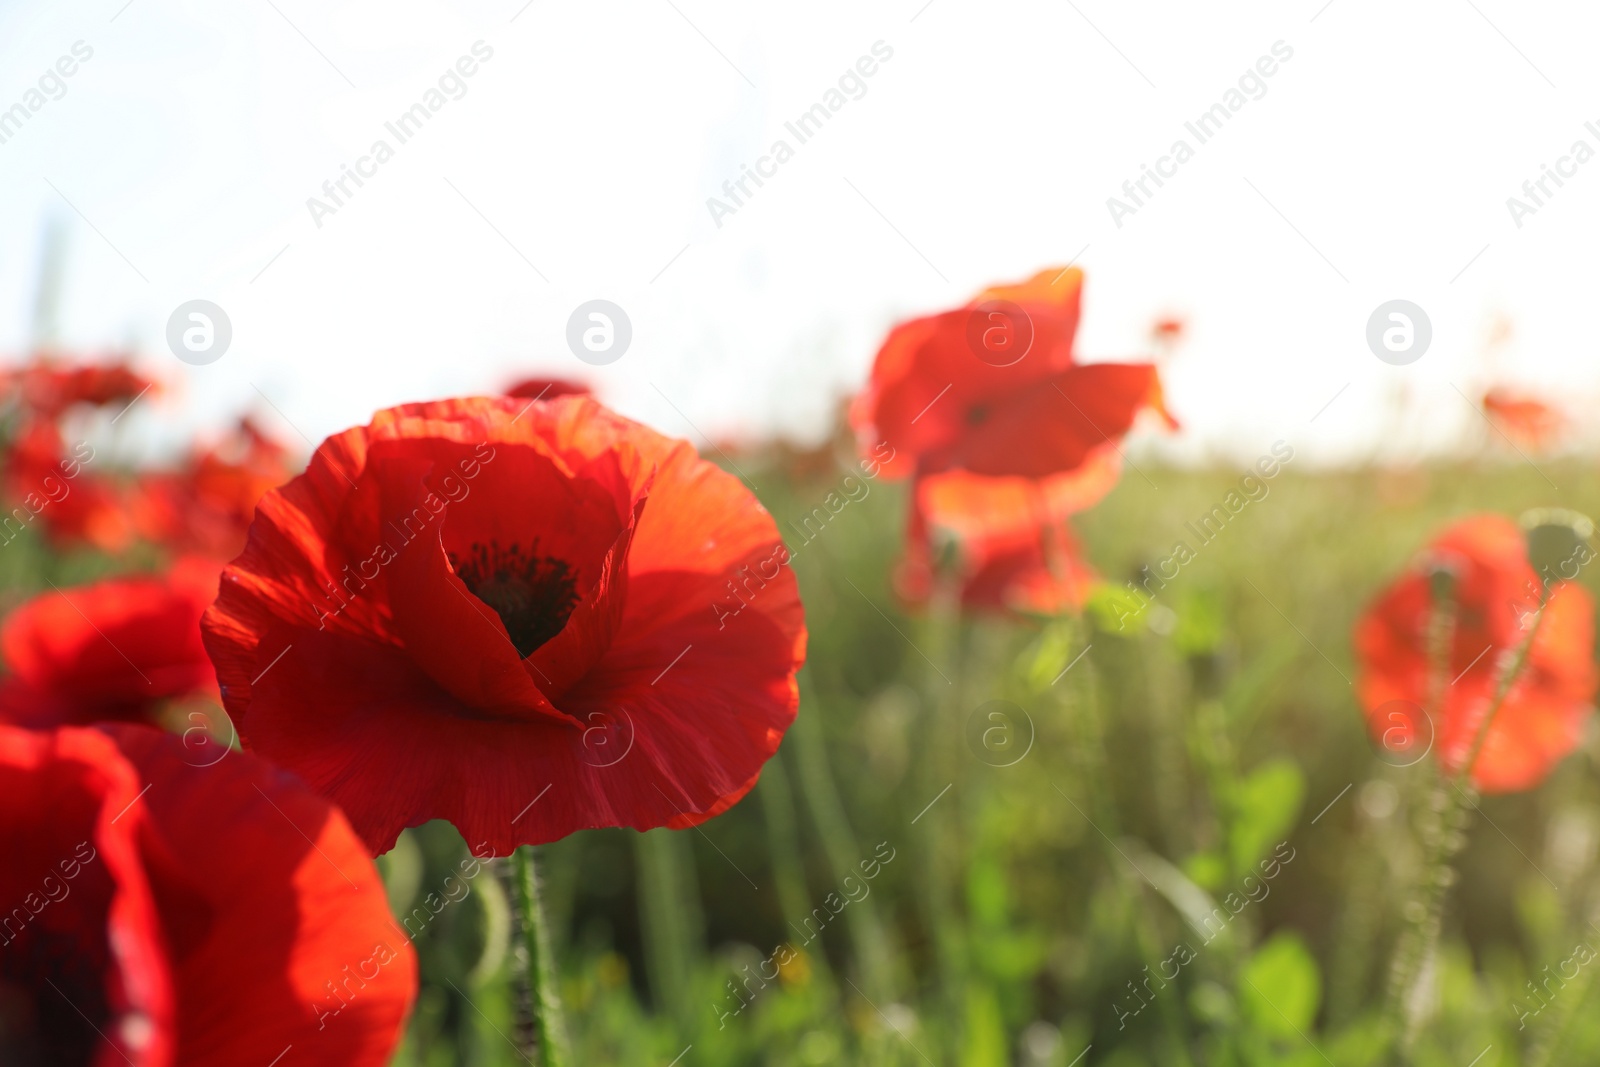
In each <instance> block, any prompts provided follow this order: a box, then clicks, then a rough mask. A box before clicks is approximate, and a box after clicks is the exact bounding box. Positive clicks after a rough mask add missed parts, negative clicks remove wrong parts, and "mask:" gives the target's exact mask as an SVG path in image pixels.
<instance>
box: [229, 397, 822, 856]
mask: <svg viewBox="0 0 1600 1067" xmlns="http://www.w3.org/2000/svg"><path fill="white" fill-rule="evenodd" d="M786 558H787V555H786V552H785V550H784V548H783V545H782V542H781V541H780V540H779V538H778V534H777V529H776V527H775V525H774V523H773V521H772V518H771V516H769V515H768V514H767V512H766V510H765V509H764V508H762V507H761V505H760V504H759V503H758V502H757V501H756V500H755V498H754V497H752V496H751V495H750V493H749V492H748V491H747V490H746V489H745V488H744V487H743V486H741V485H740V484H739V482H738V481H737V480H736V479H735V478H734V477H733V476H731V475H729V474H725V473H724V472H722V471H721V470H719V469H717V468H716V467H714V466H713V465H711V464H709V463H707V462H705V461H703V460H701V459H700V458H699V457H698V456H697V455H696V454H695V451H694V449H693V448H692V447H691V446H690V445H689V444H687V443H686V442H682V441H673V440H670V439H668V438H665V437H662V436H661V435H659V434H656V433H655V432H653V431H651V430H649V429H647V428H645V427H643V426H640V425H639V424H637V423H634V422H631V421H629V420H627V419H624V418H621V417H620V416H618V415H615V414H613V413H611V412H609V411H607V410H606V409H605V408H603V407H601V406H600V405H599V404H596V403H595V402H594V401H592V400H590V399H588V398H584V397H563V398H560V399H557V400H553V401H549V400H547V401H539V402H532V401H526V400H518V399H514V398H507V397H502V398H495V399H487V398H479V399H468V400H452V401H440V402H437V403H430V404H413V405H406V406H403V407H399V408H393V409H390V410H388V411H382V412H379V413H378V414H377V415H376V416H375V417H374V419H373V422H372V423H371V424H370V425H368V426H364V427H357V428H355V429H352V430H347V431H345V432H344V433H342V434H339V435H337V436H334V437H331V438H329V439H328V440H327V441H325V442H323V444H322V445H321V447H319V448H318V449H317V452H316V454H315V455H314V456H313V457H312V460H311V464H310V466H309V467H308V469H307V470H306V472H305V473H304V474H303V475H301V476H299V477H297V478H295V479H294V480H293V481H291V482H290V483H289V484H288V485H286V486H284V487H283V488H281V489H279V490H275V491H274V492H271V493H269V494H267V496H266V498H264V499H263V500H262V502H261V506H260V509H259V512H258V515H257V518H256V521H255V524H254V525H253V526H252V527H251V530H250V539H249V543H248V544H247V545H246V547H245V550H244V553H243V554H242V555H241V556H240V557H239V558H238V559H237V560H235V561H234V562H233V563H232V564H230V565H229V567H228V568H227V570H226V571H225V572H224V575H223V581H222V591H221V595H220V596H219V598H218V600H217V602H216V604H215V605H213V606H212V608H211V609H210V610H209V611H208V612H207V613H206V616H205V620H204V624H203V629H204V631H205V637H206V645H207V648H208V649H209V650H210V651H211V654H212V658H213V660H214V661H215V662H216V664H217V674H218V677H219V679H220V681H221V683H222V694H223V701H224V704H225V706H226V707H227V709H228V712H229V714H230V715H232V717H233V719H234V722H235V723H236V724H237V726H238V729H239V733H240V736H241V737H242V738H243V739H244V743H245V744H246V745H247V746H248V747H251V748H254V749H256V750H258V751H260V752H261V753H263V754H264V755H266V756H268V757H270V758H271V759H273V760H275V761H277V762H279V763H281V764H283V765H285V766H287V767H290V768H292V769H294V770H295V771H296V772H298V773H299V774H300V775H301V776H302V777H303V778H305V779H306V780H307V781H308V782H310V783H311V784H312V785H313V786H314V787H315V788H317V789H318V790H320V791H322V792H323V793H324V794H325V795H327V796H330V797H332V798H333V799H334V800H336V801H337V802H338V803H339V804H340V806H341V807H342V808H344V810H345V812H346V813H347V814H348V815H349V816H350V820H351V822H352V823H353V824H354V825H355V826H356V827H357V829H358V831H359V832H360V833H361V835H362V837H363V838H365V840H366V842H367V844H368V846H369V847H370V848H371V849H372V850H373V851H374V852H383V851H385V850H387V849H388V848H389V847H391V846H392V844H393V842H394V839H395V837H396V835H397V834H398V833H399V832H400V830H401V829H403V828H405V827H407V826H414V825H417V824H419V823H421V822H424V821H426V820H428V819H433V818H444V819H448V820H450V821H451V822H453V823H454V824H455V825H456V826H457V827H458V828H459V829H460V830H461V831H462V833H463V834H465V835H466V836H467V837H468V838H469V839H471V840H473V841H487V842H489V844H490V846H491V847H492V848H493V850H494V851H495V852H496V853H497V854H504V853H507V852H510V851H511V850H512V849H513V848H514V847H515V846H516V845H519V844H537V843H540V842H545V841H550V840H554V839H556V838H559V837H561V836H564V835H565V834H568V833H571V832H572V831H574V830H578V829H583V828H586V827H596V826H633V827H635V828H637V829H648V828H650V827H654V826H662V825H674V826H684V825H692V824H693V823H695V822H698V821H701V820H703V819H705V818H709V817H710V816H712V815H714V814H717V813H718V812H720V811H722V810H724V809H725V808H726V807H728V806H729V805H730V804H732V803H733V802H734V801H736V800H737V799H738V798H739V797H741V796H743V795H744V794H745V793H746V792H747V791H748V790H749V789H750V788H751V786H753V785H754V784H755V780H756V776H757V774H758V772H759V771H760V768H761V766H762V764H763V763H764V762H765V761H766V759H767V758H768V757H769V756H771V755H772V753H773V752H774V751H775V750H776V749H777V746H778V742H779V740H780V739H781V738H782V736H783V732H784V730H785V729H786V728H787V727H788V725H789V723H790V722H791V721H792V720H793V717H794V714H795V709H796V706H797V704H798V699H799V697H798V690H797V687H796V682H795V672H796V671H797V670H798V668H799V665H800V662H801V659H802V658H803V654H804V646H805V627H804V622H803V617H802V612H801V607H800V600H799V593H798V589H797V586H796V584H795V580H794V576H793V575H792V573H790V571H789V570H788V569H787V568H786V567H784V566H783V562H784V561H785V560H786Z"/></svg>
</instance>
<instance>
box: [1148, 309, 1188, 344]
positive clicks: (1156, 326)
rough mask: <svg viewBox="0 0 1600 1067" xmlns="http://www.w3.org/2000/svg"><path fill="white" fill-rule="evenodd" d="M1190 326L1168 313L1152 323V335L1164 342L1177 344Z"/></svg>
mask: <svg viewBox="0 0 1600 1067" xmlns="http://www.w3.org/2000/svg"><path fill="white" fill-rule="evenodd" d="M1187 329H1188V327H1187V326H1186V325H1185V323H1184V321H1183V320H1182V319H1180V318H1178V317H1177V316H1175V315H1166V316H1163V317H1161V318H1159V319H1157V320H1156V321H1155V322H1153V323H1151V324H1150V336H1151V337H1153V338H1154V339H1155V340H1156V341H1158V342H1161V343H1164V344H1175V343H1177V342H1178V341H1179V340H1181V339H1182V337H1183V335H1184V333H1185V331H1186V330H1187Z"/></svg>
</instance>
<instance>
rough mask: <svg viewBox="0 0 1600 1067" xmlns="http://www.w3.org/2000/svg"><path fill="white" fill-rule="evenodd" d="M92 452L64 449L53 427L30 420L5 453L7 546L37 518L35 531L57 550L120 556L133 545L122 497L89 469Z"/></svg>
mask: <svg viewBox="0 0 1600 1067" xmlns="http://www.w3.org/2000/svg"><path fill="white" fill-rule="evenodd" d="M93 460H94V449H93V447H92V446H90V445H89V444H88V443H87V442H83V441H80V442H78V443H77V444H76V445H74V446H73V447H72V448H70V449H69V448H68V447H67V444H66V442H65V441H64V440H63V438H62V436H61V431H60V430H58V429H57V428H56V425H55V423H53V422H50V421H48V420H45V419H40V418H33V417H30V418H28V419H25V420H24V421H23V423H22V425H21V427H20V428H19V429H18V430H17V432H16V433H15V435H14V436H13V438H12V440H11V443H10V446H9V448H8V449H7V451H6V455H5V464H4V470H5V477H4V483H5V491H6V495H7V497H8V498H9V499H10V500H12V501H15V503H14V504H13V505H12V507H11V508H10V510H8V511H7V512H6V513H5V514H4V515H3V516H0V540H3V541H4V542H6V543H9V542H10V541H11V540H12V539H13V538H15V537H16V536H17V535H18V534H20V533H21V532H22V531H23V530H24V529H26V528H27V527H29V526H30V525H32V524H33V522H34V520H35V519H37V520H38V532H39V533H41V534H43V536H44V537H45V539H46V540H48V541H49V542H50V544H52V545H54V546H56V547H58V548H66V547H74V546H77V545H88V546H90V547H93V548H97V549H99V550H100V551H102V552H112V553H115V552H121V551H122V550H123V549H125V548H127V547H128V545H129V544H130V543H132V541H133V525H132V523H131V522H130V521H129V518H128V512H127V508H126V505H125V500H124V498H125V495H126V494H125V493H124V492H123V491H122V489H121V487H120V486H119V485H117V484H116V483H114V482H112V481H110V480H108V479H106V478H102V477H100V476H98V475H96V474H93V473H90V472H89V471H88V470H87V467H88V464H89V463H91V462H92V461H93Z"/></svg>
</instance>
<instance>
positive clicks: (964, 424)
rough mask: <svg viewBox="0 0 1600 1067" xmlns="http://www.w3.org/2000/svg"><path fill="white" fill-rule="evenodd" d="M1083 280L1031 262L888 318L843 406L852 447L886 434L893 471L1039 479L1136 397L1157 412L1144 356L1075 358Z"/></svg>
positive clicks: (1072, 461)
mask: <svg viewBox="0 0 1600 1067" xmlns="http://www.w3.org/2000/svg"><path fill="white" fill-rule="evenodd" d="M1082 284H1083V273H1082V271H1079V270H1077V269H1076V268H1067V269H1065V270H1046V271H1041V272H1040V273H1039V274H1037V275H1035V276H1034V277H1033V278H1032V279H1030V280H1029V281H1027V282H1024V283H1022V284H1020V285H1013V286H1001V287H997V288H993V289H989V290H986V291H984V292H983V293H980V294H979V295H978V297H977V299H975V300H974V301H973V302H972V303H971V304H968V305H967V306H966V307H964V308H959V309H956V310H953V311H946V312H943V313H942V314H938V315H932V316H928V317H926V318H920V319H913V320H911V321H910V322H904V323H901V324H900V325H898V326H896V327H895V328H894V329H893V330H892V331H890V333H889V337H888V339H887V340H886V341H884V343H883V347H882V348H881V349H879V351H878V356H877V359H876V360H875V361H874V363H873V367H872V376H871V379H870V380H869V381H868V383H867V385H866V387H865V388H864V389H863V390H862V391H861V393H860V394H859V395H858V396H857V397H856V399H855V401H854V403H853V404H852V405H851V408H850V422H851V426H852V427H853V428H854V430H855V432H856V438H857V441H858V443H859V445H860V446H861V448H862V449H863V450H865V451H870V450H871V449H872V448H873V447H874V446H875V445H876V444H877V443H878V442H879V441H888V442H889V443H890V444H891V445H893V446H894V448H895V457H894V459H893V460H891V461H890V462H888V463H886V464H885V465H884V467H883V470H884V473H885V474H886V475H887V476H888V477H891V478H893V477H903V476H905V475H908V474H911V473H912V472H913V471H915V472H919V473H936V472H939V471H944V470H950V469H963V470H968V471H972V472H973V473H976V474H987V475H1020V476H1024V477H1031V478H1038V477H1043V476H1045V475H1049V474H1055V473H1058V472H1060V471H1064V470H1070V469H1071V468H1073V467H1076V466H1077V465H1078V464H1080V463H1082V462H1083V461H1084V459H1085V458H1086V457H1087V456H1088V454H1089V453H1090V452H1091V451H1092V450H1093V449H1094V448H1095V447H1096V446H1098V445H1100V444H1101V443H1103V442H1105V441H1108V440H1115V439H1117V438H1120V437H1121V436H1122V435H1123V434H1125V433H1126V432H1127V431H1128V429H1129V428H1130V427H1131V426H1132V425H1133V421H1134V417H1135V416H1136V415H1137V414H1138V412H1139V411H1140V410H1141V409H1142V408H1145V407H1154V408H1155V409H1156V410H1158V411H1160V412H1161V413H1163V414H1165V411H1164V409H1163V408H1162V406H1161V404H1160V393H1159V386H1158V380H1157V377H1156V370H1155V367H1154V366H1153V365H1151V364H1148V363H1097V364H1090V365H1083V364H1078V363H1075V362H1074V360H1073V351H1072V347H1073V338H1074V335H1075V334H1076V332H1077V327H1078V308H1079V301H1080V297H1081V294H1082ZM995 338H998V340H992V339H995ZM1168 419H1169V422H1170V421H1171V420H1170V416H1169V417H1168Z"/></svg>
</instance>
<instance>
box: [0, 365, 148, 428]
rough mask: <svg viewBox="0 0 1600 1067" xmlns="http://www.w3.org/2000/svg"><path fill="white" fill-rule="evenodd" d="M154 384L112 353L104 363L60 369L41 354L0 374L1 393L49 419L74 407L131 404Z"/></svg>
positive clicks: (60, 366) (59, 366) (62, 367)
mask: <svg viewBox="0 0 1600 1067" xmlns="http://www.w3.org/2000/svg"><path fill="white" fill-rule="evenodd" d="M154 384H155V383H154V382H152V381H150V380H149V379H148V378H145V377H143V376H142V375H140V374H138V373H136V372H135V371H134V370H133V368H132V367H130V366H129V365H128V362H127V357H126V356H122V355H119V354H115V353H114V354H112V355H111V356H110V357H109V358H108V359H107V360H106V361H105V362H101V363H93V364H87V365H83V366H76V367H67V366H63V365H62V364H61V363H60V362H58V358H57V356H56V355H55V354H54V353H41V354H40V355H38V356H36V357H35V359H34V361H33V362H32V363H30V364H28V365H27V366H25V367H20V368H18V369H16V370H12V371H7V372H5V373H4V374H3V375H0V392H7V393H10V394H12V396H13V397H15V399H16V400H17V401H18V402H20V403H21V404H22V405H23V406H24V407H26V408H27V409H28V410H30V411H33V412H35V413H37V414H39V415H42V416H44V417H45V418H49V419H54V418H56V417H58V416H60V415H61V414H62V413H63V412H65V411H66V410H67V409H68V408H70V407H72V406H73V405H75V404H91V405H95V406H103V405H106V404H113V403H117V402H119V401H120V402H127V401H131V400H133V399H134V398H135V397H137V396H139V395H140V394H141V393H143V392H144V391H145V390H147V389H149V388H150V387H151V386H153V385H154Z"/></svg>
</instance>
